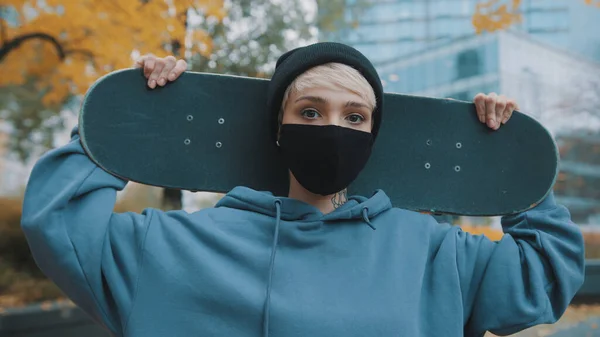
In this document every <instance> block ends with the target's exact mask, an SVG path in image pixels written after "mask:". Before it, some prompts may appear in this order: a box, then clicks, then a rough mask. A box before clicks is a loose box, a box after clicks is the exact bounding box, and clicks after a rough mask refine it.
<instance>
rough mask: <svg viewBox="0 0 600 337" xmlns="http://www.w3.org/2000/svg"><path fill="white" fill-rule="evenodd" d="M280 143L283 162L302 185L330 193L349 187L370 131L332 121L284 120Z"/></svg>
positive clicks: (364, 154)
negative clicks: (294, 122) (327, 123)
mask: <svg viewBox="0 0 600 337" xmlns="http://www.w3.org/2000/svg"><path fill="white" fill-rule="evenodd" d="M279 146H280V147H281V152H282V155H283V159H284V160H285V163H286V164H287V165H288V168H289V169H290V170H291V171H292V173H293V174H294V177H296V179H297V180H298V182H299V183H300V184H301V185H302V186H303V187H304V188H306V189H307V190H309V191H310V192H312V193H315V194H320V195H330V194H334V193H337V192H339V191H341V190H343V189H345V188H346V187H348V185H350V183H351V182H352V181H354V179H356V177H357V176H358V174H359V173H360V171H361V170H362V169H363V168H364V166H365V164H366V163H367V160H368V159H369V156H370V155H371V148H372V147H373V135H372V134H371V133H369V132H364V131H357V130H354V129H350V128H344V127H340V126H335V125H326V126H316V125H302V124H283V125H282V126H281V132H280V136H279Z"/></svg>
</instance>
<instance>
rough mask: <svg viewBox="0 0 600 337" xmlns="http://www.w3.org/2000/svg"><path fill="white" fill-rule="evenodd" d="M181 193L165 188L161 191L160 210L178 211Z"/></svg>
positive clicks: (180, 206)
mask: <svg viewBox="0 0 600 337" xmlns="http://www.w3.org/2000/svg"><path fill="white" fill-rule="evenodd" d="M182 197H183V193H182V192H181V190H176V189H171V188H165V189H163V197H162V209H163V210H165V211H172V210H180V209H182V208H183V205H182V202H181V200H182Z"/></svg>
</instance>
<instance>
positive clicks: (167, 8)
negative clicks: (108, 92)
mask: <svg viewBox="0 0 600 337" xmlns="http://www.w3.org/2000/svg"><path fill="white" fill-rule="evenodd" d="M189 8H194V9H196V11H197V12H201V13H202V14H203V15H204V16H205V17H207V18H210V19H212V20H216V21H219V20H222V18H223V17H224V16H225V10H224V4H223V0H172V1H163V0H136V1H117V0H84V1H56V0H47V1H26V0H4V1H3V2H2V4H1V5H0V73H1V74H2V76H1V77H0V109H2V112H3V113H2V115H1V116H0V118H2V120H5V121H7V122H9V123H10V124H11V125H12V126H13V131H14V132H13V135H12V136H13V137H12V143H11V144H10V147H11V149H12V150H14V151H15V152H17V154H18V155H19V157H20V158H21V159H22V160H25V159H27V157H28V154H29V153H31V150H32V148H33V146H35V145H44V146H45V147H48V146H49V145H51V144H52V134H53V131H55V130H56V129H59V128H60V126H62V118H61V115H60V113H59V112H60V110H61V108H62V107H63V105H64V104H65V103H68V102H69V101H70V99H71V98H72V97H73V96H77V95H81V94H83V93H85V91H86V90H87V89H88V87H89V86H90V84H91V83H93V82H94V81H95V80H96V79H97V78H98V77H99V76H102V75H104V74H106V73H108V72H111V71H113V70H115V69H119V68H124V67H129V66H130V65H131V64H132V59H131V54H132V52H134V51H138V52H141V53H146V52H154V53H156V54H166V53H169V52H173V51H175V50H174V49H176V47H177V46H181V45H182V44H183V41H184V39H185V37H186V34H187V33H188V32H187V30H186V19H187V10H188V9H189ZM193 38H194V39H196V40H202V41H205V46H206V47H205V48H204V49H202V50H195V51H196V52H199V53H205V54H209V53H211V52H212V50H211V48H210V46H211V44H210V41H208V36H207V35H206V34H205V33H204V32H202V31H199V30H197V31H195V35H194V37H193ZM49 121H50V123H49Z"/></svg>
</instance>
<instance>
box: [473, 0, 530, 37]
mask: <svg viewBox="0 0 600 337" xmlns="http://www.w3.org/2000/svg"><path fill="white" fill-rule="evenodd" d="M498 1H499V0H489V1H487V2H483V3H477V5H476V6H475V14H473V18H472V22H473V26H474V27H475V32H477V34H480V33H481V32H482V31H484V30H487V31H490V32H493V31H496V30H500V29H504V28H507V27H509V26H511V25H513V24H515V23H518V22H521V19H522V18H521V13H519V6H520V5H521V0H511V6H510V8H508V6H507V5H506V4H500V5H498Z"/></svg>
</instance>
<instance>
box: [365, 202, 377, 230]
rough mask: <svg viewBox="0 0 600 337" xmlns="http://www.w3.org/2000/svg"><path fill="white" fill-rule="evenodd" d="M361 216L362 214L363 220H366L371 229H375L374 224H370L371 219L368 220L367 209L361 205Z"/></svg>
mask: <svg viewBox="0 0 600 337" xmlns="http://www.w3.org/2000/svg"><path fill="white" fill-rule="evenodd" d="M362 216H363V220H364V222H366V223H367V225H369V227H371V229H372V230H375V226H373V225H372V224H371V220H369V209H368V208H367V207H363V209H362Z"/></svg>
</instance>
